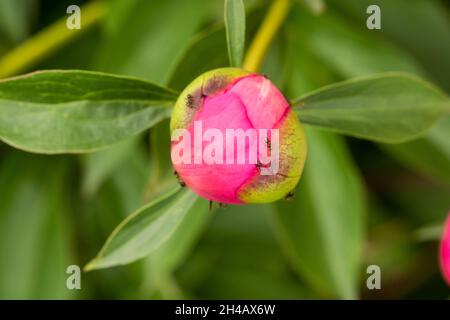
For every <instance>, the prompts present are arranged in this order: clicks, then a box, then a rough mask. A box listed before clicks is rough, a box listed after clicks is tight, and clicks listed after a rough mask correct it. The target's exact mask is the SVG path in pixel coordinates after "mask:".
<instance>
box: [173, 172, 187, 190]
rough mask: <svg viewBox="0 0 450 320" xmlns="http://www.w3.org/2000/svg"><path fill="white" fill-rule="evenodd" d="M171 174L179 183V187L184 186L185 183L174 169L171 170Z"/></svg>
mask: <svg viewBox="0 0 450 320" xmlns="http://www.w3.org/2000/svg"><path fill="white" fill-rule="evenodd" d="M173 174H174V175H175V177H176V178H177V180H178V183H179V184H180V187H182V188H184V187H186V183H185V182H184V181H183V180H182V179H181V178H180V175H179V174H178V172H177V171H176V170H173Z"/></svg>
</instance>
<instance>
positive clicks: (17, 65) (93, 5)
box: [0, 1, 106, 78]
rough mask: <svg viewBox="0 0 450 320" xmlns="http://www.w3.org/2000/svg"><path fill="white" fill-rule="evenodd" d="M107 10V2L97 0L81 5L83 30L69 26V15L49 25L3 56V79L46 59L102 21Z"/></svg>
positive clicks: (1, 63)
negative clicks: (67, 23)
mask: <svg viewBox="0 0 450 320" xmlns="http://www.w3.org/2000/svg"><path fill="white" fill-rule="evenodd" d="M105 13H106V5H105V3H104V2H101V1H93V2H90V3H88V4H86V5H85V6H83V7H82V8H81V22H82V25H81V29H74V30H69V29H68V28H67V26H66V19H67V17H68V16H67V17H64V18H61V19H60V20H58V21H56V22H55V23H53V24H52V25H50V26H48V27H46V28H45V29H43V30H42V31H40V32H39V33H38V34H36V35H35V36H33V37H32V38H30V39H28V40H26V41H25V42H23V43H22V44H21V45H19V46H18V47H16V48H15V49H13V50H11V51H10V52H9V53H7V54H6V55H5V56H3V57H2V58H1V59H0V78H6V77H10V76H13V75H16V74H18V73H20V72H23V71H25V70H26V69H28V68H29V67H31V66H32V65H34V64H36V63H37V62H39V61H42V60H43V59H44V58H46V57H48V56H49V55H50V54H51V53H53V52H54V51H56V50H57V49H59V48H60V47H62V46H63V45H64V44H66V43H68V42H69V41H71V40H73V39H75V38H76V37H78V36H80V35H81V34H82V33H83V32H84V31H86V30H88V29H89V28H90V27H91V26H93V25H94V24H96V23H97V22H98V21H100V20H101V19H102V18H103V17H104V16H105Z"/></svg>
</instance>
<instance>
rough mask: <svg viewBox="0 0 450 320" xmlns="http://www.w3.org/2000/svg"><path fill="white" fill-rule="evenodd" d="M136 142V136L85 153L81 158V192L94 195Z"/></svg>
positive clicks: (124, 159)
mask: <svg viewBox="0 0 450 320" xmlns="http://www.w3.org/2000/svg"><path fill="white" fill-rule="evenodd" d="M138 142H139V139H138V138H137V137H132V138H130V139H127V140H124V141H122V142H120V143H118V144H115V145H114V146H112V147H109V148H107V149H105V150H102V151H98V152H93V153H89V154H87V155H85V156H84V157H83V158H82V165H83V180H82V186H81V190H82V194H83V195H86V196H92V195H94V194H95V193H96V191H97V190H98V188H99V187H100V186H101V185H102V183H103V182H104V181H105V180H107V178H108V177H110V176H111V175H112V174H113V173H114V172H115V170H117V168H118V167H119V166H120V165H121V164H122V163H124V162H125V161H126V160H127V159H128V158H129V157H130V155H131V154H132V153H133V151H134V149H135V148H136V145H137V143H138Z"/></svg>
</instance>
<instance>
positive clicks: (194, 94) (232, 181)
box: [170, 68, 306, 204]
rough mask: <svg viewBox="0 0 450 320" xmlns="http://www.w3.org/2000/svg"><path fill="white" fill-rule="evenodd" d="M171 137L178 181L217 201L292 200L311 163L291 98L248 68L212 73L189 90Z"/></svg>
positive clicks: (176, 111) (178, 105)
mask: <svg viewBox="0 0 450 320" xmlns="http://www.w3.org/2000/svg"><path fill="white" fill-rule="evenodd" d="M170 131H171V135H172V147H171V149H172V150H171V156H172V163H173V165H174V168H175V171H176V173H177V175H178V177H179V178H180V179H181V180H182V182H183V183H184V184H186V185H187V186H188V187H189V188H191V189H192V190H193V191H194V192H196V193H197V194H199V195H200V196H202V197H204V198H206V199H209V200H212V201H217V202H221V203H231V204H242V203H266V202H272V201H275V200H278V199H280V198H283V197H286V196H287V195H289V194H290V192H291V191H292V190H293V189H294V188H295V186H296V185H297V183H298V181H299V179H300V176H301V173H302V170H303V166H304V163H305V158H306V141H305V135H304V131H303V128H302V126H301V124H300V122H299V121H298V119H297V116H296V115H295V114H294V112H293V111H292V108H291V107H290V105H289V103H288V102H287V101H286V99H285V97H284V96H283V95H282V93H281V92H280V91H279V90H278V89H277V88H276V87H275V86H274V85H273V84H272V82H271V81H270V80H268V79H267V78H266V77H264V76H262V75H258V74H253V73H249V72H246V71H244V70H241V69H235V68H223V69H217V70H212V71H209V72H206V73H204V74H203V75H201V76H199V77H198V78H197V79H195V80H194V81H193V82H192V83H191V84H189V85H188V86H187V88H186V89H185V90H184V91H183V92H182V93H181V94H180V96H179V98H178V101H177V102H176V105H175V108H174V110H173V114H172V119H171V123H170Z"/></svg>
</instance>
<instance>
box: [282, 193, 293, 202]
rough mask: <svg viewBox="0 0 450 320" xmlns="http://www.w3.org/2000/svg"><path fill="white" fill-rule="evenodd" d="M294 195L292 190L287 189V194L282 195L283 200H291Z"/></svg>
mask: <svg viewBox="0 0 450 320" xmlns="http://www.w3.org/2000/svg"><path fill="white" fill-rule="evenodd" d="M293 197H294V192H293V191H289V192H288V194H287V195H285V196H284V200H288V201H289V200H292V198H293Z"/></svg>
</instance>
